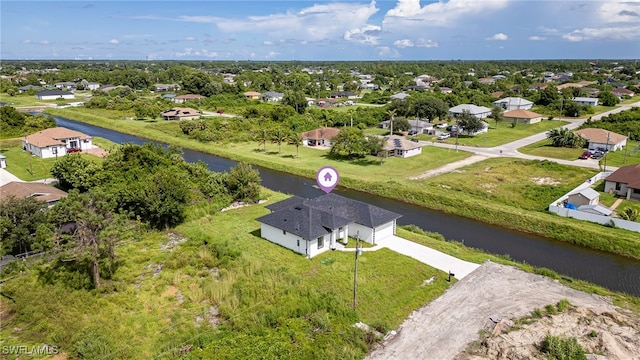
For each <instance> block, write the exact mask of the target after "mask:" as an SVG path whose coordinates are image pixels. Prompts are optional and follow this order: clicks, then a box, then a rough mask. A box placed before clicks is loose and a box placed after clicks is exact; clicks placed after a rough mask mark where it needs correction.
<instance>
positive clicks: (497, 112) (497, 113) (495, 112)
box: [491, 106, 504, 129]
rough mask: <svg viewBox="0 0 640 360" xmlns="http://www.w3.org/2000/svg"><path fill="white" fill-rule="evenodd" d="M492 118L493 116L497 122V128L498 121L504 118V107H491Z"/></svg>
mask: <svg viewBox="0 0 640 360" xmlns="http://www.w3.org/2000/svg"><path fill="white" fill-rule="evenodd" d="M491 118H493V121H495V122H496V129H497V128H498V123H499V122H500V121H502V120H503V119H504V116H503V114H502V108H500V107H497V106H494V107H493V108H492V109H491Z"/></svg>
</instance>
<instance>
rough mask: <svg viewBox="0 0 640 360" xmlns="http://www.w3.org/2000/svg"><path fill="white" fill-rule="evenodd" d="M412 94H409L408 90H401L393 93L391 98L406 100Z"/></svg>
mask: <svg viewBox="0 0 640 360" xmlns="http://www.w3.org/2000/svg"><path fill="white" fill-rule="evenodd" d="M410 96H411V95H409V94H407V93H406V92H400V93H397V94H393V95H391V96H390V97H389V98H390V99H391V100H404V99H406V98H408V97H410Z"/></svg>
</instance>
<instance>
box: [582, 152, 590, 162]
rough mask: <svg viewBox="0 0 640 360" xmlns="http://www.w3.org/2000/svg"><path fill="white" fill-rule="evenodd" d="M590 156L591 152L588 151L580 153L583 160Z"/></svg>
mask: <svg viewBox="0 0 640 360" xmlns="http://www.w3.org/2000/svg"><path fill="white" fill-rule="evenodd" d="M590 157H591V153H590V152H589V151H585V152H583V153H582V155H580V159H583V160H585V159H588V158H590Z"/></svg>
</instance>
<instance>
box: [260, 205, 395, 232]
mask: <svg viewBox="0 0 640 360" xmlns="http://www.w3.org/2000/svg"><path fill="white" fill-rule="evenodd" d="M267 208H268V209H270V210H273V211H274V212H272V213H271V214H268V215H265V216H262V217H260V218H258V219H257V220H258V221H259V222H261V223H264V224H267V225H271V226H273V227H276V228H278V229H282V230H285V231H287V232H290V233H292V234H295V235H298V236H300V237H302V238H303V239H307V240H311V239H315V238H318V237H319V236H322V235H326V234H328V233H330V231H331V230H332V229H336V228H338V227H341V226H345V225H348V224H350V223H357V224H360V225H364V226H367V227H370V228H374V227H376V226H380V225H382V224H385V223H388V222H390V221H393V220H395V219H397V218H399V217H401V216H402V215H400V214H397V213H394V212H393V211H389V210H385V209H382V208H379V207H377V206H374V205H370V204H367V203H364V202H361V201H357V200H352V199H349V198H346V197H344V196H340V195H337V194H331V193H329V194H326V195H321V196H318V197H316V198H313V199H306V200H305V199H302V198H301V197H298V196H295V197H292V198H289V199H286V200H283V201H280V202H277V203H275V204H271V205H268V206H267Z"/></svg>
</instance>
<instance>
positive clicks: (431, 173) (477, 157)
mask: <svg viewBox="0 0 640 360" xmlns="http://www.w3.org/2000/svg"><path fill="white" fill-rule="evenodd" d="M486 159H487V157H486V156H484V155H472V156H469V157H468V158H466V159H462V160H460V161H456V162H452V163H449V164H447V165H444V166H441V167H439V168H436V169H432V170H429V171H425V172H423V173H422V174H420V175H416V176H412V177H410V178H409V179H411V180H422V179H427V178H430V177H433V176H438V175H441V174H445V173H448V172H452V171H454V170H457V169H459V168H461V167H464V166H467V165H471V164H475V163H477V162H479V161H482V160H486Z"/></svg>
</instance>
